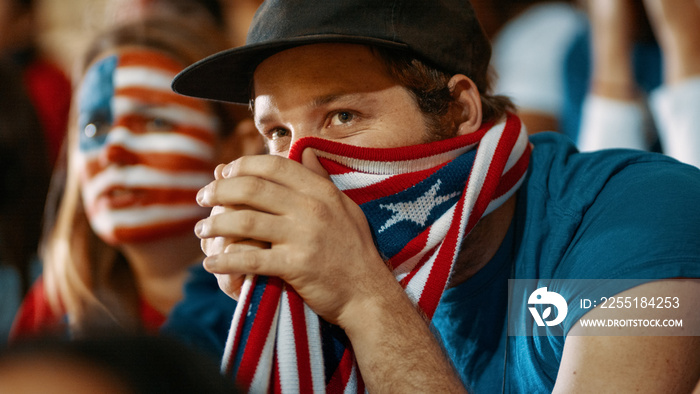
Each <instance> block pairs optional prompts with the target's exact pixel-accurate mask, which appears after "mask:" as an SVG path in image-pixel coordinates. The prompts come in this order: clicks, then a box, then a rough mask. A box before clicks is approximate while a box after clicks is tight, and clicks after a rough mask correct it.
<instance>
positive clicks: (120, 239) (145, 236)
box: [112, 218, 199, 243]
mask: <svg viewBox="0 0 700 394" xmlns="http://www.w3.org/2000/svg"><path fill="white" fill-rule="evenodd" d="M198 221H199V218H193V219H185V220H179V221H174V222H167V223H158V224H152V225H147V226H138V227H121V228H117V229H115V230H114V238H115V240H112V242H113V243H142V242H150V241H153V240H155V239H160V238H165V237H171V236H175V235H181V234H185V233H188V232H189V233H193V231H194V230H193V229H194V225H195V224H196V223H197V222H198ZM193 234H194V233H193Z"/></svg>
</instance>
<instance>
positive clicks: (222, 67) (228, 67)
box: [172, 34, 408, 104]
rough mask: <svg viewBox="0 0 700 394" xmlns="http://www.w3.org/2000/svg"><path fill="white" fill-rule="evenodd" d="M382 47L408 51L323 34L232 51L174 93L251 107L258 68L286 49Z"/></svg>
mask: <svg viewBox="0 0 700 394" xmlns="http://www.w3.org/2000/svg"><path fill="white" fill-rule="evenodd" d="M330 42H336V43H353V44H368V45H379V46H383V47H389V48H396V49H403V50H407V49H408V46H407V45H406V44H403V43H399V42H395V41H388V40H383V39H379V38H372V37H357V36H346V35H339V34H319V35H313V36H303V37H294V38H289V39H284V40H275V41H268V42H263V43H259V44H253V45H246V46H242V47H238V48H233V49H228V50H226V51H222V52H219V53H215V54H213V55H211V56H209V57H206V58H204V59H202V60H200V61H198V62H196V63H194V64H192V65H190V66H189V67H187V68H185V69H184V70H182V71H181V72H180V73H179V74H178V75H176V76H175V79H173V82H172V89H173V90H174V91H175V92H177V93H180V94H183V95H185V96H192V97H199V98H204V99H209V100H217V101H226V102H231V103H239V104H248V102H249V100H250V98H251V97H250V87H251V80H252V78H253V72H254V71H255V68H256V67H257V66H258V64H260V63H261V62H262V61H263V60H265V59H267V58H268V57H270V56H272V55H274V54H275V53H277V52H281V51H284V50H286V49H290V48H294V47H298V46H302V45H309V44H320V43H330Z"/></svg>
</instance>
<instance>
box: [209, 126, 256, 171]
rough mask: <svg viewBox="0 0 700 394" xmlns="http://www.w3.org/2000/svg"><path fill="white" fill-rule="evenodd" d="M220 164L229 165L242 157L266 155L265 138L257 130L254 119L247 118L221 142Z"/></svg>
mask: <svg viewBox="0 0 700 394" xmlns="http://www.w3.org/2000/svg"><path fill="white" fill-rule="evenodd" d="M220 144H221V145H220V147H219V157H218V160H217V161H218V162H219V163H229V162H232V161H234V160H236V159H238V158H239V157H241V156H247V155H259V154H262V153H265V143H264V142H263V138H262V136H261V135H260V133H258V130H257V129H256V128H255V123H253V120H252V119H249V118H246V119H243V120H242V121H240V122H239V123H238V124H237V125H236V129H235V130H234V131H233V132H232V133H230V134H229V135H228V136H226V137H225V138H224V139H223V141H221V142H220Z"/></svg>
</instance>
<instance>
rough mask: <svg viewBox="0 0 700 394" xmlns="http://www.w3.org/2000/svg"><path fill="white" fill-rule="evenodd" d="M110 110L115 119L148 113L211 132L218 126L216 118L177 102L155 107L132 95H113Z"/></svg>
mask: <svg viewBox="0 0 700 394" xmlns="http://www.w3.org/2000/svg"><path fill="white" fill-rule="evenodd" d="M112 111H113V112H114V118H115V119H119V118H120V117H122V116H125V115H131V114H140V115H150V116H154V117H162V118H163V119H166V120H168V121H170V122H171V123H174V124H177V125H180V126H185V127H197V128H200V129H204V130H207V131H210V132H211V133H212V134H216V130H217V129H218V127H219V121H218V119H217V118H216V117H215V116H213V115H210V114H207V113H205V112H202V111H197V110H195V109H192V108H188V107H185V106H182V105H177V104H167V105H163V106H158V107H155V106H151V105H150V104H148V105H147V104H145V103H143V102H140V101H138V100H136V99H135V98H134V97H125V96H115V97H114V98H113V99H112Z"/></svg>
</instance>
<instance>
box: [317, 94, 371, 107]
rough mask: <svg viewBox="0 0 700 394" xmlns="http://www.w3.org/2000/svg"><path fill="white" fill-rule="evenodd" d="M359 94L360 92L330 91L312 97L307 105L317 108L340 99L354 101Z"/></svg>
mask: <svg viewBox="0 0 700 394" xmlns="http://www.w3.org/2000/svg"><path fill="white" fill-rule="evenodd" d="M360 96H361V93H343V92H341V93H331V94H326V95H323V96H319V97H316V98H314V99H313V100H312V101H311V103H309V105H308V106H309V107H311V108H318V107H322V106H324V105H328V104H331V103H334V102H336V101H340V100H344V101H354V100H357V99H358V98H359V97H360Z"/></svg>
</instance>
